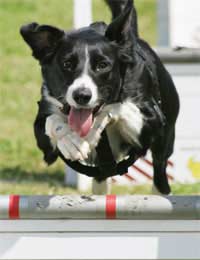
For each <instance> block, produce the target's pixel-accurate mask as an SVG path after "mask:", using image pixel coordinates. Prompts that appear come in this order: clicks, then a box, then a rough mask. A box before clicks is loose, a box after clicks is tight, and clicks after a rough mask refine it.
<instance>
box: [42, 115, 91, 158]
mask: <svg viewBox="0 0 200 260" xmlns="http://www.w3.org/2000/svg"><path fill="white" fill-rule="evenodd" d="M45 129H46V135H48V136H49V137H50V139H51V141H52V142H53V143H54V144H55V145H56V146H57V148H58V150H59V151H60V152H61V153H62V154H63V156H64V157H65V158H66V159H68V160H71V161H77V160H84V159H87V158H88V154H89V153H90V151H91V149H90V146H89V144H88V142H87V141H86V140H84V139H83V138H81V137H79V135H78V134H77V133H76V132H73V131H72V130H71V129H70V127H69V126H68V125H67V123H66V122H65V121H64V119H63V118H62V117H60V116H59V115H56V114H53V115H51V116H49V117H48V118H47V120H46V126H45Z"/></svg>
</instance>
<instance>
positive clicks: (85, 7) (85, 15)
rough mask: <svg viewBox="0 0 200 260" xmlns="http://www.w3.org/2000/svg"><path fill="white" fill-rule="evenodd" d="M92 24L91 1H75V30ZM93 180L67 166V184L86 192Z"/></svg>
mask: <svg viewBox="0 0 200 260" xmlns="http://www.w3.org/2000/svg"><path fill="white" fill-rule="evenodd" d="M91 22H92V3H91V0H74V28H75V29H78V28H81V27H84V26H88V25H89V24H90V23H91ZM91 181H92V180H91V178H89V177H87V176H84V175H81V174H78V173H77V172H76V171H74V170H73V169H71V168H70V167H69V166H66V173H65V184H66V185H67V186H71V187H75V188H78V189H79V190H80V191H85V190H87V189H89V188H91V183H92V182H91Z"/></svg>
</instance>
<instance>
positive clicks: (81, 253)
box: [0, 195, 200, 260]
mask: <svg viewBox="0 0 200 260" xmlns="http://www.w3.org/2000/svg"><path fill="white" fill-rule="evenodd" d="M199 245H200V197H199V196H189V197H188V196H180V197H178V196H166V197H160V196H137V195H136V196H115V195H108V196H17V195H10V196H0V259H1V260H2V259H4V260H5V259H7V260H8V259H15V260H16V259H32V260H35V259H98V260H99V259H143V260H144V259H163V260H167V259H171V260H175V259H188V260H191V259H200V247H199Z"/></svg>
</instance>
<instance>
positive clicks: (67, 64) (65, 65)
mask: <svg viewBox="0 0 200 260" xmlns="http://www.w3.org/2000/svg"><path fill="white" fill-rule="evenodd" d="M73 67H74V65H73V63H72V62H71V61H69V60H68V61H64V62H63V68H64V70H67V71H72V70H73Z"/></svg>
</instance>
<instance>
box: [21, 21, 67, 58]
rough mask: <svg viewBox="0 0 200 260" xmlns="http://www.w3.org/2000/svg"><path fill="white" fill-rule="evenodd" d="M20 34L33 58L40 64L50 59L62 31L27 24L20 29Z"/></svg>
mask: <svg viewBox="0 0 200 260" xmlns="http://www.w3.org/2000/svg"><path fill="white" fill-rule="evenodd" d="M20 33H21V35H22V37H23V38H24V40H25V41H26V42H27V44H28V45H29V46H30V47H31V49H32V51H33V56H34V57H35V58H36V59H38V60H40V61H41V62H42V61H44V60H46V59H48V58H50V57H51V56H52V55H53V53H54V51H55V49H56V47H57V45H58V43H59V41H60V40H61V38H62V37H63V35H64V31H62V30H60V29H58V28H56V27H52V26H49V25H38V24H37V23H31V24H27V25H24V26H22V27H21V29H20Z"/></svg>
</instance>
